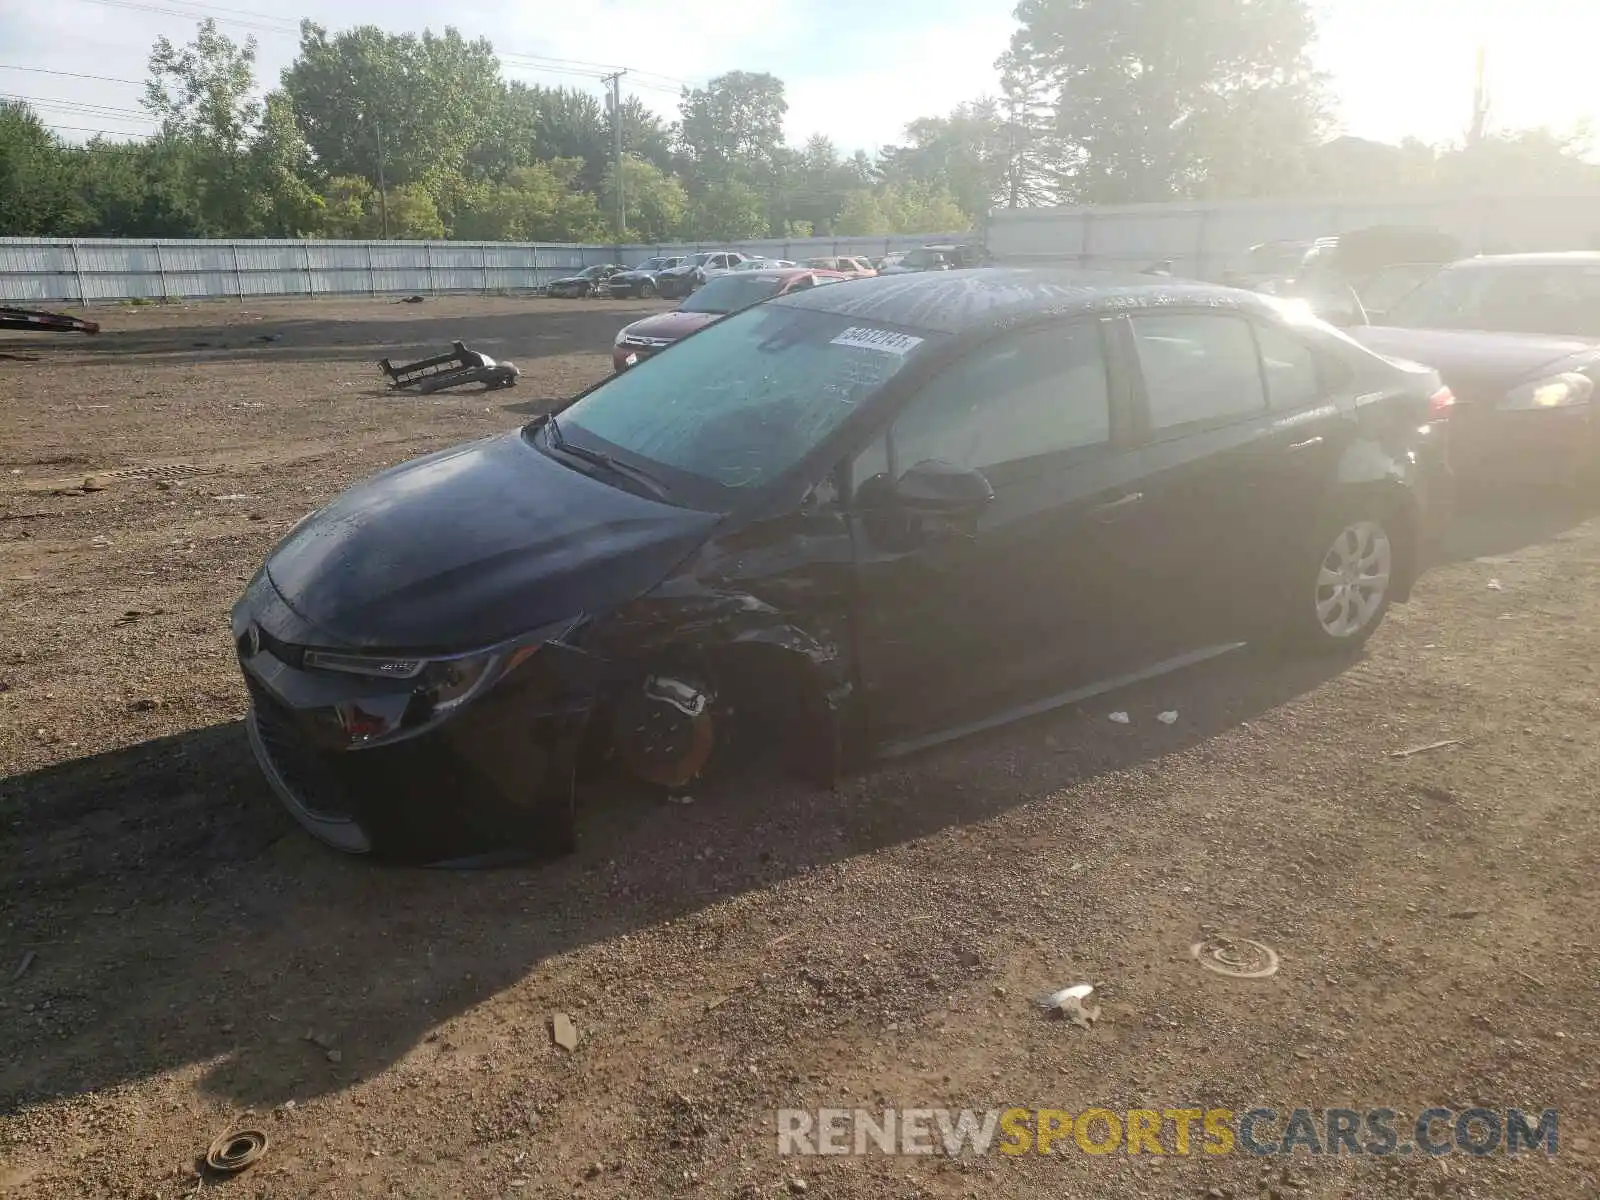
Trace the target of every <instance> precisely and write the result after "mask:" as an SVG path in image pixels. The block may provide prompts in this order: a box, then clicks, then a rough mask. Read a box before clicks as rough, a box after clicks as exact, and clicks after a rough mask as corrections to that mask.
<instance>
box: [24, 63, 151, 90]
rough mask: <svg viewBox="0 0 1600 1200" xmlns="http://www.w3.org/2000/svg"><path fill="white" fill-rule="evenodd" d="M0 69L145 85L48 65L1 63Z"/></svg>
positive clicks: (129, 80) (134, 80) (140, 81)
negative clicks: (47, 66) (51, 67)
mask: <svg viewBox="0 0 1600 1200" xmlns="http://www.w3.org/2000/svg"><path fill="white" fill-rule="evenodd" d="M0 71H27V72H29V73H31V74H34V75H61V76H65V77H66V78H68V79H93V80H95V81H96V82H97V83H125V84H127V85H128V86H129V87H143V86H144V82H143V80H139V79H117V78H115V77H114V76H111V75H83V74H80V73H79V72H77V71H52V70H49V69H48V68H46V67H22V66H18V65H17V64H16V63H0Z"/></svg>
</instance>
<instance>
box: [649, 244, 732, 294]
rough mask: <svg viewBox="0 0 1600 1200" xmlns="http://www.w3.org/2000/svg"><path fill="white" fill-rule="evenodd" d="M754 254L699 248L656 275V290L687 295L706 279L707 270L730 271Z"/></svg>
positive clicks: (663, 292)
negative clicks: (675, 264)
mask: <svg viewBox="0 0 1600 1200" xmlns="http://www.w3.org/2000/svg"><path fill="white" fill-rule="evenodd" d="M753 257H754V256H753V255H749V254H741V253H740V252H739V251H737V250H698V251H696V252H695V253H693V254H691V255H689V256H688V257H687V258H685V259H684V260H683V261H682V262H681V263H679V264H678V265H677V266H675V267H673V268H672V269H670V270H667V271H662V272H661V273H660V274H658V275H657V276H656V290H657V291H659V292H660V293H661V295H663V296H666V297H668V298H671V299H675V298H677V297H681V296H687V295H688V294H689V293H690V292H692V291H694V290H695V288H697V287H699V286H700V285H701V284H702V283H704V282H705V281H706V272H707V271H730V270H732V269H733V268H735V267H737V266H738V265H739V264H740V263H745V262H749V261H751V259H752V258H753Z"/></svg>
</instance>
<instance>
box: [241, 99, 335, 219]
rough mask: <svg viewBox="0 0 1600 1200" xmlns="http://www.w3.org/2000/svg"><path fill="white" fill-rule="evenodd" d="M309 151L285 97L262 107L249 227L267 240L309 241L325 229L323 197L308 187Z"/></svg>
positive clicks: (253, 152)
mask: <svg viewBox="0 0 1600 1200" xmlns="http://www.w3.org/2000/svg"><path fill="white" fill-rule="evenodd" d="M310 158H311V151H310V149H309V147H307V146H306V144H305V139H304V138H302V137H301V136H300V129H299V127H298V126H297V125H296V124H295V121H294V109H293V107H292V106H291V105H290V103H289V98H288V97H287V96H285V95H284V94H283V93H282V92H273V93H272V94H271V95H269V96H268V97H267V98H266V101H265V103H264V104H263V105H262V117H261V128H260V131H259V132H258V133H257V135H256V139H255V141H254V142H253V143H252V144H251V146H250V151H249V156H248V165H247V171H246V176H247V177H248V179H249V180H250V195H249V200H250V207H251V213H250V224H251V227H252V230H253V231H255V232H259V233H262V234H264V235H266V236H267V237H290V238H292V237H305V236H306V235H308V234H311V233H315V232H316V231H317V230H318V229H319V228H320V227H321V224H322V197H320V196H318V195H317V193H316V191H315V190H314V189H313V188H312V186H311V184H310V183H308V182H307V176H308V175H309V173H310Z"/></svg>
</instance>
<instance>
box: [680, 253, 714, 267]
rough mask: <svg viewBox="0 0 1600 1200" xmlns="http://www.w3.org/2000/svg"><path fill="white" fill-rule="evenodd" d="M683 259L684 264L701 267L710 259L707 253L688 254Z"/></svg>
mask: <svg viewBox="0 0 1600 1200" xmlns="http://www.w3.org/2000/svg"><path fill="white" fill-rule="evenodd" d="M683 261H684V265H686V266H690V267H703V266H705V265H706V264H707V263H708V262H710V261H711V255H709V254H691V255H689V257H688V258H686V259H684V260H683Z"/></svg>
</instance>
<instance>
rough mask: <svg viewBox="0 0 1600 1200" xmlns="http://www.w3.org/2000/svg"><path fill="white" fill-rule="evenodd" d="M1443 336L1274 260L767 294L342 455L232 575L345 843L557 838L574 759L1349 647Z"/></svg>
mask: <svg viewBox="0 0 1600 1200" xmlns="http://www.w3.org/2000/svg"><path fill="white" fill-rule="evenodd" d="M1439 391H1440V382H1439V379H1438V376H1437V375H1435V374H1434V373H1433V372H1432V371H1431V370H1428V369H1426V368H1421V367H1414V366H1408V365H1405V364H1399V363H1395V362H1391V361H1389V360H1386V359H1383V358H1380V357H1378V356H1376V355H1374V354H1372V353H1371V352H1369V351H1367V350H1364V349H1363V348H1361V347H1360V346H1358V345H1356V344H1355V343H1353V342H1352V341H1350V340H1349V339H1348V338H1346V337H1344V336H1343V335H1342V334H1340V333H1338V332H1337V331H1336V330H1334V329H1333V328H1331V327H1329V326H1326V325H1323V324H1321V323H1320V322H1317V321H1315V320H1314V319H1312V318H1308V317H1299V316H1296V315H1295V314H1294V312H1293V310H1292V309H1289V308H1286V307H1285V306H1282V305H1280V304H1278V303H1277V302H1275V301H1272V300H1270V299H1269V298H1266V297H1263V296H1259V295H1255V294H1252V293H1246V292H1236V291H1231V290H1228V289H1223V288H1214V287H1207V286H1203V285H1198V284H1194V285H1186V284H1178V283H1174V282H1173V281H1170V280H1160V281H1156V280H1152V279H1149V278H1139V279H1118V278H1113V277H1100V276H1095V275H1089V274H1079V273H1054V272H1026V271H1010V270H989V271H981V272H962V271H956V272H948V273H943V272H941V273H938V274H922V275H909V276H899V277H890V278H880V279H868V280H861V281H858V282H853V283H849V284H843V285H837V286H835V287H830V288H818V289H815V290H814V291H809V292H803V293H799V294H796V295H793V296H788V297H784V298H782V299H779V300H775V301H772V302H769V303H767V304H763V305H760V306H758V307H756V308H753V309H750V310H748V311H746V312H743V313H739V314H736V315H734V316H732V317H729V318H727V319H726V320H724V321H720V322H718V323H716V324H714V325H711V326H709V327H707V328H706V329H705V330H704V331H702V332H699V333H696V334H695V335H693V336H692V337H689V338H686V339H684V340H683V341H682V342H680V343H679V344H677V345H675V346H673V347H672V348H671V349H670V350H668V351H667V352H665V353H663V354H661V355H659V356H658V357H656V358H654V359H652V360H651V361H649V362H648V363H645V364H643V365H642V366H641V367H639V368H638V369H636V370H633V371H628V372H625V373H623V374H621V375H619V376H616V377H614V378H609V379H607V380H605V381H604V382H602V383H600V384H598V385H597V386H595V387H594V388H591V389H590V390H589V391H587V392H585V393H583V394H582V395H580V396H579V397H577V398H576V399H575V400H573V401H571V402H570V403H568V404H567V405H566V406H565V407H564V408H562V409H561V410H560V411H559V412H558V413H557V414H556V416H555V417H553V418H550V417H542V418H540V419H537V420H535V421H533V422H532V423H530V424H529V425H527V426H526V427H525V428H523V429H521V430H518V431H516V432H511V433H507V434H504V435H502V436H497V437H491V438H488V439H486V440H482V441H477V442H473V443H470V444H468V445H464V446H460V447H457V448H455V449H451V450H446V451H443V452H441V453H438V454H433V455H430V456H427V457H424V458H421V459H418V460H416V461H413V462H409V463H405V464H403V465H401V466H398V467H395V468H392V469H390V470H388V471H385V472H383V473H381V474H379V475H377V476H374V477H373V478H371V479H369V480H367V481H365V482H364V483H361V484H358V485H357V486H355V487H354V488H352V489H350V490H349V491H347V492H346V493H344V494H343V495H342V496H340V497H338V498H337V499H335V500H334V501H333V502H332V503H331V504H329V505H328V506H327V507H325V508H323V509H321V510H320V511H318V512H316V513H314V514H312V515H311V516H309V517H308V518H306V519H305V520H304V521H302V522H301V524H300V525H299V526H297V527H296V528H295V529H294V530H293V531H292V532H291V533H290V534H289V535H288V536H287V537H286V538H285V539H284V541H283V542H282V543H281V544H280V545H279V546H278V547H277V548H276V549H275V550H274V551H273V552H272V554H271V556H270V557H269V558H268V560H267V562H266V563H265V565H264V566H263V567H262V569H261V570H260V571H259V572H258V573H257V574H256V576H255V578H254V579H252V580H251V582H250V584H249V587H248V588H247V590H246V591H245V593H244V596H243V597H242V598H241V599H240V601H239V603H238V604H237V605H236V607H235V609H234V613H233V632H234V637H235V639H236V642H237V646H238V653H239V658H240V662H241V664H242V666H243V669H244V675H245V679H246V681H247V683H248V686H249V691H250V701H251V707H250V717H249V731H250V737H251V742H252V745H253V747H254V750H255V753H256V756H257V758H258V760H259V761H260V764H261V767H262V769H263V771H264V772H265V773H266V776H267V778H268V779H269V781H270V782H271V784H272V786H273V789H274V790H275V791H276V793H277V794H278V796H279V797H280V798H281V799H282V800H283V802H284V803H285V804H286V805H287V806H288V808H289V809H290V811H291V812H293V814H294V815H295V817H296V818H297V819H298V820H299V821H300V822H301V824H302V825H304V826H305V827H306V828H307V829H308V830H310V831H311V832H312V833H313V834H315V835H316V836H317V837H318V838H320V839H321V840H323V841H324V842H326V843H328V844H330V845H332V846H335V847H338V848H339V849H342V850H346V851H350V852H354V853H366V852H377V853H384V854H388V855H392V856H400V857H406V858H412V859H416V858H421V859H424V860H439V859H445V858H450V857H453V856H461V855H467V854H472V853H478V852H482V851H485V850H487V849H490V848H492V847H506V846H511V845H517V846H528V845H535V844H539V845H545V846H549V847H554V848H561V847H564V846H565V845H566V844H567V843H569V842H570V840H571V838H572V828H573V805H574V800H573V797H574V791H575V780H576V779H577V778H578V776H579V770H580V767H582V766H583V765H584V764H587V763H590V762H611V763H614V764H620V765H621V766H623V767H625V768H626V769H627V770H628V771H629V772H630V773H631V774H632V775H633V776H634V777H637V778H639V779H642V780H644V781H647V782H649V783H651V784H653V785H657V786H660V787H664V788H669V789H670V788H679V787H683V786H685V785H686V784H688V783H689V782H690V781H692V780H694V779H695V778H697V777H698V776H700V775H702V774H703V773H704V772H706V771H707V770H708V769H710V768H711V767H712V766H713V765H714V764H715V763H716V762H718V761H720V760H721V759H722V758H723V756H724V755H725V754H726V753H728V752H729V751H730V749H732V748H737V747H740V746H759V747H764V748H771V749H774V750H776V751H779V752H781V753H782V754H783V756H785V757H786V758H787V759H788V760H789V761H790V762H791V763H792V764H795V765H798V766H801V767H803V768H804V769H806V770H807V771H809V772H811V773H812V774H814V775H816V776H817V777H820V778H822V779H832V778H834V777H836V775H837V772H838V771H839V770H840V769H841V766H842V765H843V764H846V763H848V762H851V761H854V760H858V759H861V758H865V757H871V756H873V755H886V754H896V753H902V752H905V751H908V750H911V749H914V748H917V747H920V746H924V745H928V744H930V743H932V742H935V741H938V740H941V739H944V738H947V737H951V736H955V735H957V734H960V733H963V732H968V731H971V730H974V729H978V728H983V727H987V726H990V725H995V724H999V723H1000V722H1002V721H1005V720H1010V719H1013V718H1015V717H1017V716H1019V715H1022V714H1026V713H1030V712H1037V711H1041V710H1043V709H1045V708H1048V707H1051V706H1053V705H1057V704H1061V703H1066V702H1069V701H1072V700H1077V699H1082V698H1084V697H1086V696H1088V695H1092V694H1094V693H1096V692H1099V691H1104V690H1106V689H1108V688H1112V687H1116V686H1119V685H1121V684H1123V683H1126V682H1128V681H1130V680H1132V679H1137V678H1144V677H1148V676H1151V675H1154V674H1158V673H1160V672H1163V671H1167V670H1171V669H1174V668H1177V667H1180V666H1183V665H1185V664H1188V663H1193V662H1196V661H1199V660H1201V659H1204V658H1206V657H1209V656H1211V655H1214V654H1218V653H1221V652H1223V651H1225V650H1227V649H1229V648H1232V647H1233V646H1236V645H1237V644H1238V643H1239V641H1240V640H1242V639H1246V638H1249V637H1251V636H1254V635H1255V634H1257V633H1260V632H1264V631H1267V630H1271V631H1273V632H1274V633H1281V634H1285V635H1287V636H1288V637H1290V638H1292V639H1294V640H1297V641H1299V642H1300V643H1302V644H1304V645H1307V646H1309V647H1320V648H1325V649H1340V648H1352V647H1355V646H1358V645H1360V644H1361V643H1362V642H1364V641H1365V639H1366V638H1367V637H1368V636H1370V635H1371V633H1372V632H1373V630H1374V629H1375V628H1376V627H1377V625H1378V624H1379V622H1380V621H1381V620H1382V618H1383V614H1384V612H1385V610H1386V608H1387V606H1388V605H1389V603H1391V602H1392V601H1403V600H1404V599H1406V598H1407V596H1408V594H1409V591H1410V588H1411V585H1412V583H1413V581H1414V580H1415V578H1416V576H1417V573H1418V570H1419V567H1420V563H1421V561H1422V558H1423V547H1424V545H1425V543H1426V540H1427V537H1428V534H1429V530H1430V528H1431V521H1430V514H1432V513H1433V512H1435V511H1436V509H1435V505H1434V497H1435V495H1436V493H1437V489H1438V488H1439V487H1440V486H1441V485H1442V484H1443V483H1444V482H1445V480H1446V468H1445V465H1444V464H1443V463H1442V462H1440V461H1437V459H1436V455H1435V454H1434V451H1433V447H1432V442H1431V439H1430V437H1429V434H1428V425H1427V420H1428V414H1429V401H1430V398H1435V399H1436V398H1437V394H1438V393H1439Z"/></svg>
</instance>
